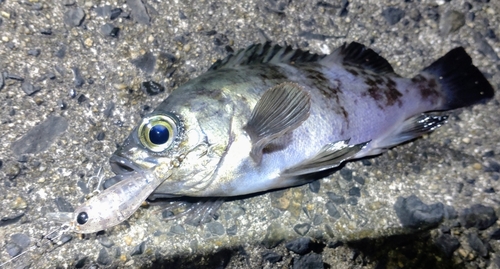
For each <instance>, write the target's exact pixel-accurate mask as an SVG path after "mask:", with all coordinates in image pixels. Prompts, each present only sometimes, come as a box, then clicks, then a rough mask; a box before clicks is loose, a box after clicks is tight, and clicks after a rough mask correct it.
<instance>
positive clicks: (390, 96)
mask: <svg viewBox="0 0 500 269" xmlns="http://www.w3.org/2000/svg"><path fill="white" fill-rule="evenodd" d="M365 83H366V85H368V86H369V87H368V90H367V93H364V94H362V95H363V96H367V95H369V96H370V97H371V98H373V100H375V101H377V106H378V107H379V108H380V109H383V108H384V106H393V105H394V104H396V103H397V104H398V105H399V106H400V107H401V106H402V105H403V102H402V101H401V97H402V96H403V95H402V94H401V93H400V92H399V91H398V89H397V85H396V82H395V81H394V80H392V79H390V78H383V77H380V76H368V77H366V78H365Z"/></svg>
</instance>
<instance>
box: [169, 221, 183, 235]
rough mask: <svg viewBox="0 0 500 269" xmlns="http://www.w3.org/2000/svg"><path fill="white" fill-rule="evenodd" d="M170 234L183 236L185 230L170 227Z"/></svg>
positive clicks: (178, 227) (179, 227) (175, 226)
mask: <svg viewBox="0 0 500 269" xmlns="http://www.w3.org/2000/svg"><path fill="white" fill-rule="evenodd" d="M170 233H172V234H177V235H183V234H185V233H186V229H184V227H183V226H182V225H178V224H177V225H174V226H172V227H170Z"/></svg>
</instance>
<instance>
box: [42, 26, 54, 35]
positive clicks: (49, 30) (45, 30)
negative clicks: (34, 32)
mask: <svg viewBox="0 0 500 269" xmlns="http://www.w3.org/2000/svg"><path fill="white" fill-rule="evenodd" d="M40 34H42V35H52V28H42V29H41V30H40Z"/></svg>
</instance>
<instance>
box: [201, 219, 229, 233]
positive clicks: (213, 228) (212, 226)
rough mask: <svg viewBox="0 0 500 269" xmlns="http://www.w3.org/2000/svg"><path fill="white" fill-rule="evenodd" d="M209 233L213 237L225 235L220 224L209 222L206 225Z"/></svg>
mask: <svg viewBox="0 0 500 269" xmlns="http://www.w3.org/2000/svg"><path fill="white" fill-rule="evenodd" d="M206 226H207V229H208V231H209V232H211V233H212V234H215V235H223V234H224V233H225V230H224V226H223V225H222V224H221V223H220V222H216V221H214V222H210V223H207V224H206Z"/></svg>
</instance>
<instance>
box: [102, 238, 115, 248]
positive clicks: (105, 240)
mask: <svg viewBox="0 0 500 269" xmlns="http://www.w3.org/2000/svg"><path fill="white" fill-rule="evenodd" d="M99 244H101V246H103V247H107V248H110V247H112V246H113V245H114V244H115V243H114V242H113V241H111V239H109V237H107V236H103V237H100V238H99Z"/></svg>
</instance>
